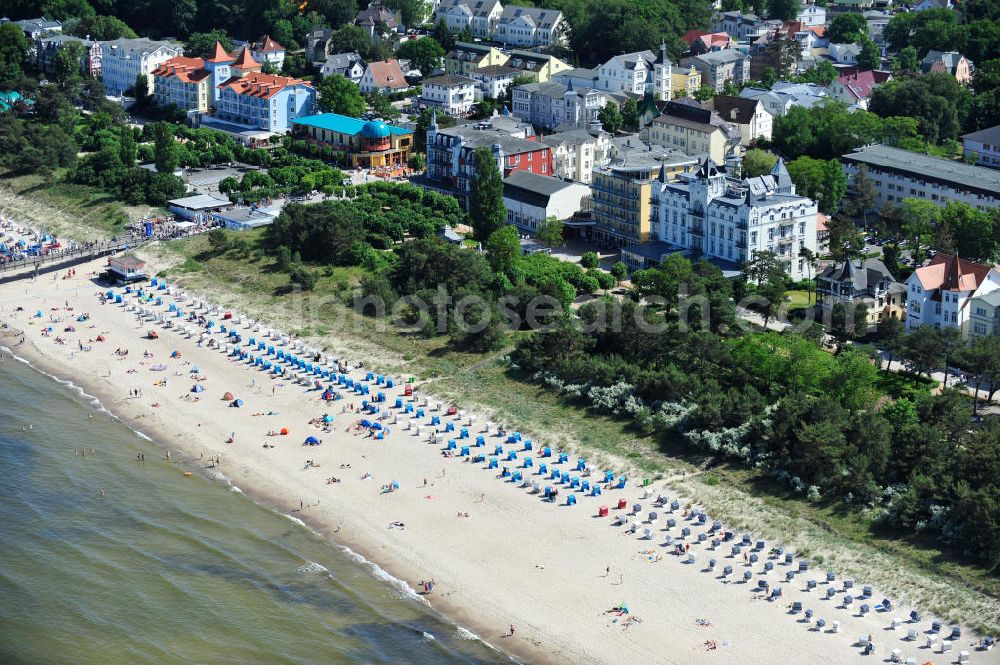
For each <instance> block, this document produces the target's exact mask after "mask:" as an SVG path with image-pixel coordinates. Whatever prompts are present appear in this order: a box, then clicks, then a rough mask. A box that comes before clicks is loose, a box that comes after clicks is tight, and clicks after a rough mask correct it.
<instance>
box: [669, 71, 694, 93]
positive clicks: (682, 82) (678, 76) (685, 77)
mask: <svg viewBox="0 0 1000 665" xmlns="http://www.w3.org/2000/svg"><path fill="white" fill-rule="evenodd" d="M670 81H671V86H670V88H671V90H673V91H674V96H675V97H679V96H682V95H680V92H681V91H682V90H683V91H684V92H687V96H688V97H694V93H696V92H698V90H699V89H700V88H701V72H699V71H698V70H697V69H695V68H694V67H691V68H690V69H688V70H687V71H684V68H683V67H680V66H678V67H675V68H674V70H673V72H672V73H671V74H670Z"/></svg>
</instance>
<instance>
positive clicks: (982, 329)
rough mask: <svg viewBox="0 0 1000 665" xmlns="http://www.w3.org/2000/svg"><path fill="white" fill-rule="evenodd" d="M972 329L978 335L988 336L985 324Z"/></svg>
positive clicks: (974, 326) (979, 324) (976, 325)
mask: <svg viewBox="0 0 1000 665" xmlns="http://www.w3.org/2000/svg"><path fill="white" fill-rule="evenodd" d="M972 329H973V331H974V332H975V333H976V334H977V335H985V334H986V324H985V323H976V324H975V325H973V326H972Z"/></svg>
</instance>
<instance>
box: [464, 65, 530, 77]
mask: <svg viewBox="0 0 1000 665" xmlns="http://www.w3.org/2000/svg"><path fill="white" fill-rule="evenodd" d="M471 73H472V74H479V75H480V76H491V77H492V76H498V77H499V76H511V77H513V76H517V75H518V74H520V73H521V70H520V69H518V68H517V67H508V66H507V65H486V66H485V67H476V68H475V69H473V70H472V72H471Z"/></svg>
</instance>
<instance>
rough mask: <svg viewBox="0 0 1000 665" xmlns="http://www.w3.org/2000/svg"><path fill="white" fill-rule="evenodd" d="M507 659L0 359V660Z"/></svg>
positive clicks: (91, 404)
mask: <svg viewBox="0 0 1000 665" xmlns="http://www.w3.org/2000/svg"><path fill="white" fill-rule="evenodd" d="M29 425H30V428H28V426H29ZM83 449H86V451H87V454H86V455H84V454H82V452H80V451H81V450H83ZM91 450H93V452H91ZM140 453H143V454H145V461H144V462H143V461H139V460H137V459H136V456H137V455H138V454H140ZM102 490H103V495H102V492H101V491H102ZM509 662H511V660H510V659H509V658H507V657H506V656H504V655H502V654H500V653H498V652H496V651H494V650H493V649H492V648H491V647H489V646H488V645H486V644H484V643H483V642H481V641H479V640H477V639H475V636H473V635H472V634H471V633H469V632H468V631H466V630H464V629H462V628H460V627H458V626H456V625H455V624H453V623H450V622H448V621H447V620H445V619H443V618H442V617H441V616H439V615H438V614H437V613H436V612H435V611H434V610H433V609H432V608H430V607H429V606H428V605H426V603H423V601H421V600H419V599H418V598H417V597H416V596H414V595H413V594H412V591H411V590H409V588H408V587H407V586H406V585H405V584H403V583H401V582H399V581H398V580H393V579H392V578H391V577H389V576H388V575H387V574H385V573H384V572H383V571H382V570H381V569H379V568H378V567H377V566H373V565H372V564H369V563H367V562H365V561H364V560H363V559H361V558H360V557H358V556H357V555H354V554H353V553H352V552H350V551H349V550H346V549H345V548H342V547H338V546H337V545H335V544H333V543H330V542H329V541H326V540H324V539H323V538H321V537H320V536H318V535H317V534H315V533H313V532H312V531H310V530H309V529H308V528H306V527H305V526H304V525H302V524H301V523H296V522H295V521H294V520H292V519H289V518H288V517H287V516H285V515H281V514H278V513H276V512H274V511H271V510H269V509H267V508H265V507H263V506H260V505H257V504H256V503H254V502H253V501H251V500H250V499H248V498H247V497H245V496H244V495H243V494H242V493H241V492H239V491H236V488H231V487H228V486H227V485H226V484H224V483H220V482H218V481H214V480H211V479H208V478H205V477H202V476H200V475H199V474H195V475H193V476H192V477H185V476H184V475H183V468H182V466H181V465H180V464H178V463H175V462H170V461H167V460H166V459H165V456H164V455H163V454H162V452H161V451H160V450H159V449H158V448H157V447H156V445H155V443H154V442H151V441H149V440H148V439H144V438H143V437H142V436H140V435H139V434H138V433H136V432H134V431H133V430H131V429H129V428H128V427H127V426H125V425H124V424H122V423H121V422H119V421H117V420H116V419H114V418H113V417H112V416H111V415H110V414H109V413H107V412H105V411H102V410H101V409H100V408H99V405H98V404H96V403H95V401H94V400H92V399H88V398H87V397H86V396H85V395H83V394H82V393H81V392H80V391H78V390H74V389H72V387H71V386H68V385H66V384H62V383H59V382H57V381H55V380H54V379H52V378H51V377H48V376H45V375H43V374H41V373H39V372H37V371H35V370H34V369H32V368H31V367H28V366H26V365H25V364H23V363H20V362H17V361H16V360H15V359H13V358H11V357H10V356H9V355H5V356H4V359H3V362H2V363H0V663H3V664H4V665H15V664H22V663H23V664H25V665H57V664H60V663H67V664H69V663H72V664H74V665H86V664H90V663H93V664H94V665H113V664H116V663H121V664H123V665H124V664H128V665H141V664H144V663H150V664H153V663H155V664H157V665H170V664H172V663H177V664H178V665H180V664H182V663H183V664H185V665H188V664H203V663H204V664H215V663H226V664H228V663H232V664H234V665H235V664H241V665H242V664H256V663H261V664H265V663H266V664H268V665H276V664H282V663H302V664H313V663H317V664H318V663H324V664H327V663H329V664H333V663H433V664H438V663H483V664H486V663H509Z"/></svg>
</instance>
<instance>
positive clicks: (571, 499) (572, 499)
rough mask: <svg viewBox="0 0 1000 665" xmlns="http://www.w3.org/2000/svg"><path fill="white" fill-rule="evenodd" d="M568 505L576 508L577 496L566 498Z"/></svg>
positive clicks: (571, 495)
mask: <svg viewBox="0 0 1000 665" xmlns="http://www.w3.org/2000/svg"><path fill="white" fill-rule="evenodd" d="M566 505H567V506H575V505H576V495H575V494H570V495H569V496H567V497H566ZM646 531H649V529H646Z"/></svg>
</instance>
